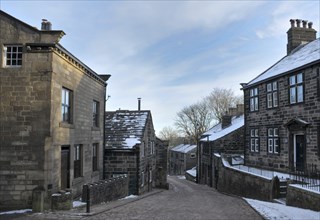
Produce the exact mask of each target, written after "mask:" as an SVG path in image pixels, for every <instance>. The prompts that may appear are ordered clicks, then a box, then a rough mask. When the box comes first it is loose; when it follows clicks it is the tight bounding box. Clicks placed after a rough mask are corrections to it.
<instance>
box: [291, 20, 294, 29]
mask: <svg viewBox="0 0 320 220" xmlns="http://www.w3.org/2000/svg"><path fill="white" fill-rule="evenodd" d="M290 23H291V27H292V28H293V27H294V23H295V21H294V20H293V19H290Z"/></svg>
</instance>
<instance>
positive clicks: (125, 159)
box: [104, 148, 140, 195]
mask: <svg viewBox="0 0 320 220" xmlns="http://www.w3.org/2000/svg"><path fill="white" fill-rule="evenodd" d="M139 155H140V150H139V148H136V149H134V150H113V149H105V156H104V166H105V168H104V174H105V179H109V178H112V177H116V176H118V175H124V174H125V175H127V176H128V178H129V183H128V184H129V189H128V192H129V194H135V195H137V194H138V189H137V187H138V186H139V182H138V174H139V169H138V162H139Z"/></svg>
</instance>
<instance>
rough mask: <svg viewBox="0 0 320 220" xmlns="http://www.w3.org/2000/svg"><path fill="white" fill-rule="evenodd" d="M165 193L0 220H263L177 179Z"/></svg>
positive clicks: (234, 201) (238, 203) (241, 204)
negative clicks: (87, 208) (88, 211)
mask: <svg viewBox="0 0 320 220" xmlns="http://www.w3.org/2000/svg"><path fill="white" fill-rule="evenodd" d="M168 182H169V185H170V187H169V188H170V189H169V190H163V189H153V190H152V191H151V192H148V193H145V194H143V195H140V196H138V197H135V198H128V199H120V200H117V201H112V202H109V203H102V204H99V205H92V206H91V208H90V213H86V207H85V206H84V207H78V208H74V209H72V210H69V211H55V212H44V213H26V214H22V215H21V214H20V215H0V219H1V220H12V219H14V220H31V219H32V220H40V219H47V220H57V219H59V220H60V219H61V220H64V219H65V220H67V219H68V220H69V219H70V220H71V219H88V220H95V219H97V220H99V219H104V220H109V219H110V220H117V219H119V220H120V219H121V220H127V219H130V220H134V219H135V220H144V219H148V220H149V219H152V220H157V219H158V220H164V219H168V220H169V219H170V220H171V219H172V220H180V219H183V220H188V219H190V220H191V219H199V220H211V219H219V220H223V219H225V220H231V219H237V220H240V219H244V220H251V219H259V220H262V219H263V218H262V217H261V216H260V215H259V214H258V213H257V212H256V211H255V210H254V209H253V208H251V206H250V205H248V203H247V202H246V201H244V200H243V199H242V198H240V197H236V196H230V195H226V194H222V193H219V192H218V191H216V190H215V189H213V188H210V187H208V186H205V185H199V184H196V183H193V182H190V181H187V180H185V179H183V178H179V177H177V176H169V177H168Z"/></svg>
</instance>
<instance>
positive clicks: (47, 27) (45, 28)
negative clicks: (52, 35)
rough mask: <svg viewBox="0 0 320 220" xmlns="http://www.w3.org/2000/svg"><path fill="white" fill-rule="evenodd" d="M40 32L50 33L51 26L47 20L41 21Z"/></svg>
mask: <svg viewBox="0 0 320 220" xmlns="http://www.w3.org/2000/svg"><path fill="white" fill-rule="evenodd" d="M41 30H42V31H51V30H52V24H51V22H50V21H48V20H47V19H42V22H41Z"/></svg>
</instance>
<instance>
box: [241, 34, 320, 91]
mask: <svg viewBox="0 0 320 220" xmlns="http://www.w3.org/2000/svg"><path fill="white" fill-rule="evenodd" d="M316 61H320V38H318V39H316V40H314V41H312V42H310V43H308V44H305V45H301V46H299V47H298V48H296V49H295V50H293V51H292V52H291V53H290V54H289V55H287V56H285V57H283V58H282V59H281V60H279V61H278V62H277V63H276V64H274V65H273V66H271V67H270V68H269V69H267V70H266V71H265V72H263V73H262V74H260V75H259V76H257V77H256V78H255V79H253V80H251V81H250V82H249V83H248V84H246V85H245V86H244V87H247V86H251V85H254V84H257V83H259V82H261V81H264V80H267V79H269V78H273V77H277V76H279V75H282V74H286V73H288V72H289V71H293V70H296V69H299V68H301V67H304V66H306V65H308V64H311V63H314V62H316Z"/></svg>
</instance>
